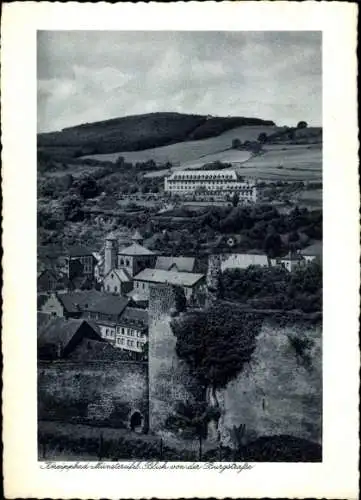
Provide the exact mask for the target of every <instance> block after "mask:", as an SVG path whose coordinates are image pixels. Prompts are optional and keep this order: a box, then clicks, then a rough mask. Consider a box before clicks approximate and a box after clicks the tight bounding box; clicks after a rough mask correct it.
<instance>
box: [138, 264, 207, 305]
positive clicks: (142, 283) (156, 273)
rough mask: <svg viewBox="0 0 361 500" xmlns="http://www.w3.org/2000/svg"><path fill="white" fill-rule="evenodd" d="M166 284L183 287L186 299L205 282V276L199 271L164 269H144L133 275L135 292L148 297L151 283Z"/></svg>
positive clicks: (189, 298) (188, 299)
mask: <svg viewBox="0 0 361 500" xmlns="http://www.w3.org/2000/svg"><path fill="white" fill-rule="evenodd" d="M156 284H167V285H173V286H179V287H181V288H182V289H183V291H184V295H185V297H186V299H187V301H190V300H191V298H192V297H193V296H194V294H195V293H196V292H197V291H199V290H200V288H201V287H202V286H204V284H205V276H204V274H200V273H188V272H179V271H165V270H163V269H144V270H143V271H141V272H140V273H139V274H137V275H136V276H134V288H133V291H134V292H135V293H137V292H139V293H141V294H142V295H144V296H145V297H147V298H148V299H149V290H150V287H151V285H156Z"/></svg>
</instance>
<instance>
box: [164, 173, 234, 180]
mask: <svg viewBox="0 0 361 500" xmlns="http://www.w3.org/2000/svg"><path fill="white" fill-rule="evenodd" d="M210 179H212V180H235V177H234V176H233V175H229V174H227V175H226V174H218V175H217V174H203V175H202V174H201V175H199V174H198V175H194V174H187V175H176V176H174V177H173V178H172V179H169V181H179V180H181V181H183V180H185V181H188V180H195V181H204V180H210Z"/></svg>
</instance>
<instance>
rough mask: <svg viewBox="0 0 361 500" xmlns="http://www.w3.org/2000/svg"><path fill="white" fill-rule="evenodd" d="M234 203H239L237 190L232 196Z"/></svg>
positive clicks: (235, 204)
mask: <svg viewBox="0 0 361 500" xmlns="http://www.w3.org/2000/svg"><path fill="white" fill-rule="evenodd" d="M231 201H232V205H233V206H234V207H236V206H237V205H238V203H239V193H237V192H235V193H234V194H233V196H232V200H231Z"/></svg>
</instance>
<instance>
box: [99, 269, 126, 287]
mask: <svg viewBox="0 0 361 500" xmlns="http://www.w3.org/2000/svg"><path fill="white" fill-rule="evenodd" d="M109 274H115V275H116V276H117V277H118V278H119V280H120V281H121V282H122V283H127V282H129V281H132V278H131V277H130V276H129V274H128V273H127V271H126V270H125V269H116V268H113V269H111V270H110V271H109V272H108V274H106V275H105V276H104V279H105V278H106V277H107V276H109Z"/></svg>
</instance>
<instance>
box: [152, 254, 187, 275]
mask: <svg viewBox="0 0 361 500" xmlns="http://www.w3.org/2000/svg"><path fill="white" fill-rule="evenodd" d="M195 261H196V259H195V258H194V257H162V256H161V257H158V258H157V261H156V264H155V268H156V269H163V270H165V271H169V270H170V269H171V268H172V267H173V266H176V268H177V270H178V271H180V272H188V273H191V272H192V271H193V270H194V266H195Z"/></svg>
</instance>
